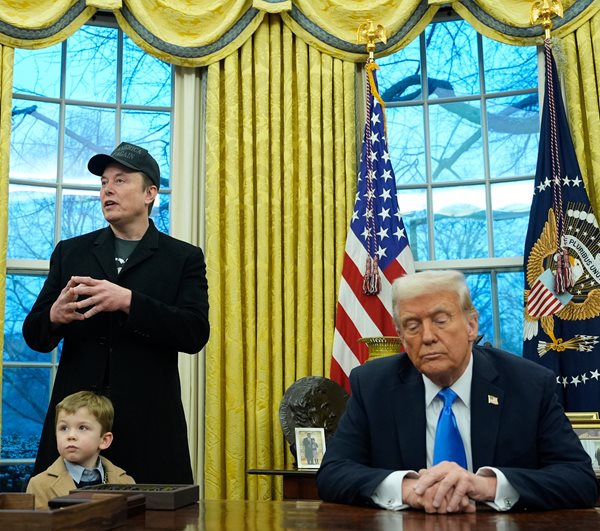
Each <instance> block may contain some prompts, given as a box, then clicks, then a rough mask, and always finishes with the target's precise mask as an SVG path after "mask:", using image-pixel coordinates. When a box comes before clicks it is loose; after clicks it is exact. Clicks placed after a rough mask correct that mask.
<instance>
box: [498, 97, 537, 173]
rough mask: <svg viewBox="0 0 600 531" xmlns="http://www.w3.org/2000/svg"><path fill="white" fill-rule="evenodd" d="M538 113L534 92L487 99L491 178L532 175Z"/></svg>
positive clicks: (535, 162)
mask: <svg viewBox="0 0 600 531" xmlns="http://www.w3.org/2000/svg"><path fill="white" fill-rule="evenodd" d="M538 112H539V107H538V96H537V93H536V94H525V95H519V96H510V97H506V98H493V99H490V100H488V102H487V121H488V124H487V125H488V142H489V153H490V176H491V178H492V179H493V178H494V177H504V176H507V177H513V176H521V175H533V174H534V173H535V167H536V164H537V153H538V138H539V129H540V126H539V115H538Z"/></svg>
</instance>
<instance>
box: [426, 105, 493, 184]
mask: <svg viewBox="0 0 600 531" xmlns="http://www.w3.org/2000/svg"><path fill="white" fill-rule="evenodd" d="M429 131H430V137H431V172H432V180H433V181H434V182H440V181H468V180H473V179H483V178H484V177H485V166H484V160H483V149H482V142H481V112H480V104H479V102H473V101H470V102H456V103H447V104H440V105H431V106H430V107H429Z"/></svg>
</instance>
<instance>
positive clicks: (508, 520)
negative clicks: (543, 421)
mask: <svg viewBox="0 0 600 531" xmlns="http://www.w3.org/2000/svg"><path fill="white" fill-rule="evenodd" d="M567 527H568V528H570V529H575V530H577V531H592V530H594V531H597V530H598V529H600V511H599V510H597V509H579V510H571V511H548V512H524V513H497V512H495V511H492V510H487V509H486V508H485V507H482V508H481V510H480V511H479V512H477V513H475V514H453V515H428V514H425V513H422V512H420V511H400V512H393V511H386V510H384V509H372V508H367V507H353V506H349V505H336V504H332V503H324V502H319V501H295V502H292V501H263V502H251V501H219V500H204V501H200V502H199V503H197V504H194V505H189V506H187V507H183V508H181V509H178V510H177V511H146V512H145V513H142V514H138V515H136V516H134V517H132V518H130V519H128V520H127V523H126V524H125V526H124V527H120V528H119V529H124V530H132V529H136V530H140V529H161V530H169V529H179V530H185V531H194V530H206V531H222V530H223V531H279V530H284V529H285V530H286V531H290V530H306V529H311V530H313V531H335V530H346V529H352V530H353V531H399V530H403V531H475V530H476V531H508V530H510V531H532V530H537V529H544V530H545V531H562V530H564V529H565V528H567Z"/></svg>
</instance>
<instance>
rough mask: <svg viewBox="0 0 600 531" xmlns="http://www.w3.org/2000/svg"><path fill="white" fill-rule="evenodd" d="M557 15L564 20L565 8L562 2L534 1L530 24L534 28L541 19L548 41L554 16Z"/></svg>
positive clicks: (551, 0)
mask: <svg viewBox="0 0 600 531" xmlns="http://www.w3.org/2000/svg"><path fill="white" fill-rule="evenodd" d="M553 15H557V16H559V17H561V18H562V16H563V6H562V3H561V1H560V0H533V2H532V5H531V16H530V19H529V20H530V23H531V25H532V26H533V25H534V24H535V23H536V22H537V21H538V20H539V19H541V22H540V24H541V25H542V28H544V35H545V38H546V39H549V38H550V30H551V29H552V16H553Z"/></svg>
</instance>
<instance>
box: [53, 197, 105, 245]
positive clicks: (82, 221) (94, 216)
mask: <svg viewBox="0 0 600 531" xmlns="http://www.w3.org/2000/svg"><path fill="white" fill-rule="evenodd" d="M62 207H63V208H62V220H61V221H62V224H61V231H62V232H61V236H60V237H61V239H62V240H64V239H67V238H73V237H75V236H80V235H81V234H85V233H86V232H91V231H93V230H96V229H100V228H102V227H105V226H106V221H104V216H103V215H102V205H101V204H100V197H99V193H98V192H84V191H77V190H65V193H64V194H63V205H62Z"/></svg>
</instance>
